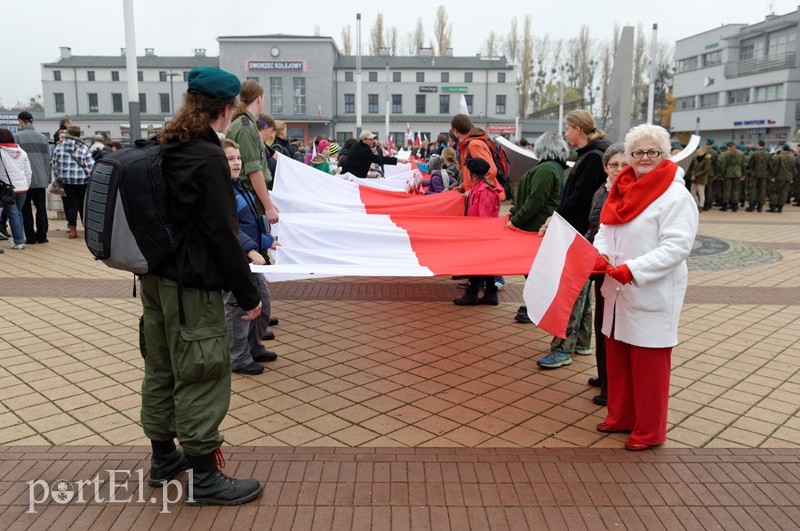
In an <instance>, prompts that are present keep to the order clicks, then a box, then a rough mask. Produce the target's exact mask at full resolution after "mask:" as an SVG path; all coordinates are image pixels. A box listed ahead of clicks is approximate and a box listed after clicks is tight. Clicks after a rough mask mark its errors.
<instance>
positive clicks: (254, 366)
mask: <svg viewBox="0 0 800 531" xmlns="http://www.w3.org/2000/svg"><path fill="white" fill-rule="evenodd" d="M222 147H223V149H224V150H225V157H226V158H227V159H228V164H229V165H230V168H231V185H232V186H233V193H234V195H235V196H236V212H237V217H238V219H239V241H240V242H241V244H242V250H243V251H244V253H245V255H247V258H248V260H249V261H250V262H252V263H254V264H256V265H263V264H264V263H265V262H266V260H264V256H263V253H265V252H267V249H275V248H276V247H277V245H278V242H276V241H275V240H273V239H272V237H271V236H270V235H269V234H268V233H267V231H266V227H265V226H264V217H263V216H260V215H259V214H258V211H257V210H256V204H255V199H254V198H253V196H252V194H250V192H249V191H248V190H247V189H246V188H245V187H244V185H243V184H242V182H241V181H240V180H239V178H238V176H239V172H240V170H241V169H242V156H241V155H240V153H239V146H238V145H237V144H236V142H234V141H233V140H230V139H228V138H226V139H223V140H222ZM250 276H251V278H252V279H253V283H254V284H255V285H256V287H257V288H258V296H259V298H260V299H261V313H260V315H259V316H258V317H257V318H256V319H254V320H252V321H244V320H242V315H243V313H242V309H241V307H240V306H239V303H238V302H237V301H236V296H234V294H233V293H232V292H230V291H226V292H225V297H224V300H225V321H226V323H227V327H228V348H229V350H230V351H231V370H232V371H233V372H236V373H239V374H249V375H255V374H261V373H262V372H264V367H263V366H262V365H261V364H260V363H258V362H260V361H261V362H263V361H275V360H276V359H277V358H278V356H277V354H275V353H274V352H272V351H269V350H267V349H266V348H264V345H263V344H262V343H261V338H262V337H263V336H264V334H265V332H266V331H267V326H268V324H269V313H270V309H271V308H270V306H271V304H270V296H269V288H268V287H267V282H266V280H265V279H264V275H262V274H260V273H251V274H250Z"/></svg>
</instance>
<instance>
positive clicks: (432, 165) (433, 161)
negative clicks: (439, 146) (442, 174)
mask: <svg viewBox="0 0 800 531" xmlns="http://www.w3.org/2000/svg"><path fill="white" fill-rule="evenodd" d="M442 162H443V160H442V157H440V156H439V155H431V158H430V160H428V169H430V170H431V171H433V170H441V169H442Z"/></svg>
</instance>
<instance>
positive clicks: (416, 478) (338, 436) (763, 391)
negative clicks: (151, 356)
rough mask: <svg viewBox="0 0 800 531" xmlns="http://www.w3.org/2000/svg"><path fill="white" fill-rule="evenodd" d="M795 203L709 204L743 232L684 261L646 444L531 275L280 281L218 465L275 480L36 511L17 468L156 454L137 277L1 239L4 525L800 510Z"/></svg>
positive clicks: (554, 522) (731, 518) (446, 520)
mask: <svg viewBox="0 0 800 531" xmlns="http://www.w3.org/2000/svg"><path fill="white" fill-rule="evenodd" d="M798 223H800V209H797V210H789V211H787V212H785V213H784V214H783V215H767V214H762V215H756V214H748V215H744V214H743V213H741V212H740V213H737V214H733V213H719V212H707V213H703V214H701V226H700V232H701V235H703V236H707V237H708V238H714V239H717V240H720V241H724V242H727V243H729V244H730V245H729V247H728V249H727V250H726V251H724V252H722V253H718V256H716V255H714V254H711V255H708V256H704V257H701V258H702V259H710V260H718V261H721V262H720V264H719V268H712V269H701V268H695V267H692V269H691V271H690V288H689V291H688V293H687V299H686V304H685V305H684V309H683V313H682V315H681V327H680V332H679V334H680V337H679V340H680V344H679V345H678V346H677V347H676V348H675V350H674V353H673V360H672V365H673V372H672V379H671V399H670V413H669V418H668V441H667V443H666V444H665V445H664V446H663V447H662V448H659V449H656V450H654V451H649V452H646V453H645V454H644V455H638V454H629V453H626V452H623V451H622V450H620V448H621V446H622V443H623V442H624V440H625V436H624V435H620V434H601V433H598V432H597V431H595V425H596V424H597V423H598V422H600V421H602V420H603V418H604V414H605V410H604V409H603V408H600V407H598V406H595V405H594V404H593V403H592V401H591V398H592V397H593V396H594V395H595V394H596V390H595V389H592V388H590V387H588V386H587V384H586V380H587V379H588V377H589V376H592V375H594V374H595V368H594V358H593V356H578V357H576V359H575V360H574V362H573V363H572V365H570V366H568V367H563V368H561V369H558V370H555V371H542V370H539V369H538V368H537V367H536V365H535V360H536V359H537V358H538V357H540V356H542V355H543V354H544V353H545V352H546V351H547V349H548V345H549V340H550V338H549V337H548V336H547V335H546V334H544V333H543V332H542V331H541V330H539V329H538V328H536V327H535V326H532V325H521V324H517V323H515V322H514V321H513V319H512V318H513V315H514V313H515V311H516V308H517V306H519V305H520V304H521V290H522V283H523V279H522V278H521V277H514V278H508V279H507V280H508V282H509V284H508V285H507V286H506V288H505V289H504V290H502V291H501V304H500V305H499V306H497V307H485V306H481V307H470V308H457V307H455V306H453V305H451V304H450V303H449V299H451V298H453V297H454V296H458V295H459V294H460V293H461V291H460V290H459V288H457V287H456V286H455V284H456V282H454V281H452V280H451V279H449V278H433V279H408V278H376V279H367V278H337V279H324V280H314V281H299V282H291V283H283V284H273V289H272V291H273V297H274V304H273V308H274V313H275V315H277V316H278V317H279V318H280V320H281V323H280V325H279V326H277V327H276V328H275V330H274V331H275V333H276V336H277V339H276V340H275V341H271V342H267V343H266V345H267V346H268V347H269V348H272V349H273V350H275V351H276V352H277V353H278V355H279V359H278V361H276V362H274V363H272V364H268V366H267V370H266V371H265V372H264V373H263V374H262V375H259V376H256V377H243V376H239V375H234V377H233V383H232V397H231V408H230V412H229V415H228V417H227V418H226V419H225V421H224V423H223V426H222V431H223V433H224V435H225V438H226V445H225V447H224V449H225V452H226V455H228V462H229V465H228V468H227V469H226V470H227V471H229V472H230V473H233V474H254V475H256V476H257V477H259V478H260V479H262V480H263V481H265V482H266V485H267V490H266V492H265V495H264V496H263V497H262V498H261V499H259V500H258V501H257V502H255V503H254V504H251V505H249V506H247V507H242V508H235V509H219V508H204V509H197V508H192V507H187V506H184V505H182V504H178V506H177V507H176V510H175V511H172V512H171V513H170V514H169V515H160V514H158V510H157V509H156V508H154V507H145V506H143V505H135V504H134V505H131V506H124V507H123V506H120V505H115V504H109V503H106V504H87V505H86V506H81V507H78V506H74V505H64V506H62V505H58V504H55V503H52V504H49V505H47V507H45V508H44V509H43V510H42V511H41V512H40V513H39V514H38V516H35V517H32V516H31V515H25V510H26V509H27V503H26V500H27V498H25V497H26V496H27V487H28V486H27V484H26V483H25V481H29V480H34V479H36V478H44V479H47V480H48V481H55V480H56V479H59V478H60V477H63V478H64V479H67V480H70V481H72V480H73V479H74V480H80V479H91V477H90V476H91V475H92V474H94V473H95V472H97V471H99V470H105V469H107V468H109V467H123V465H124V467H127V468H129V469H133V468H136V467H145V468H147V467H146V462H147V461H146V460H147V456H148V454H147V449H146V446H142V445H146V444H147V441H146V440H145V439H144V436H143V434H142V432H141V428H140V426H139V424H138V419H139V403H140V399H141V398H140V387H141V379H142V359H141V356H140V354H139V351H138V333H137V327H136V326H137V322H138V317H139V315H140V313H141V308H140V303H139V301H138V300H137V299H134V298H132V297H131V294H132V287H133V282H132V276H131V275H129V274H126V273H124V272H120V271H116V270H112V269H109V268H107V267H105V266H104V265H102V264H101V263H98V262H95V261H93V260H91V258H90V256H89V255H88V253H87V252H86V251H85V248H84V247H83V243H82V242H81V241H80V240H67V239H66V236H65V232H64V231H63V230H61V231H59V230H55V231H53V232H52V233H51V235H50V240H51V241H50V243H48V244H44V245H32V246H29V247H27V248H26V249H25V250H23V251H12V250H10V249H8V248H7V246H6V247H5V248H6V252H5V254H3V255H0V264H2V267H0V315H2V317H3V319H2V321H0V445H6V446H2V447H0V483H2V487H0V528H3V529H5V528H26V529H27V528H68V527H69V528H73V529H84V528H90V527H95V528H98V529H104V528H111V527H115V528H123V527H124V528H132V527H134V526H135V527H136V528H150V527H153V528H156V527H157V528H159V529H163V528H164V526H176V527H178V528H180V527H192V528H195V527H197V528H202V527H224V528H226V529H238V528H251V527H257V528H269V527H270V526H271V527H273V528H275V529H278V528H280V529H283V528H287V529H288V528H295V529H305V528H313V529H325V528H332V529H343V528H363V527H365V526H367V525H369V526H374V527H376V528H380V527H385V528H397V529H401V528H413V529H419V528H423V529H424V528H435V529H439V528H448V527H449V528H454V529H467V528H476V529H481V528H499V529H505V528H521V529H530V528H541V527H560V528H563V527H564V526H567V527H570V528H587V527H592V528H595V527H616V526H620V527H621V526H623V525H625V526H631V527H634V526H635V527H639V528H641V527H648V528H649V527H659V526H660V527H666V528H670V529H671V528H678V527H681V526H682V527H684V528H687V529H694V528H699V527H723V528H726V529H727V528H736V527H741V528H744V529H750V528H755V527H757V526H760V527H763V528H768V529H775V528H781V529H796V528H798V527H800V521H799V520H798V518H800V516H798V509H797V507H798V499H797V492H798V482H797V478H798V463H797V455H798V444H799V443H800V357H798V355H797V354H798V352H800V304H799V302H800V276H798V275H797V271H798V266H800V252H798V251H800V235H799V234H798V231H797V227H798ZM737 246H738V247H737ZM720 248H721V247H720ZM731 249H739V251H740V253H739V254H738V255H734V253H731V252H730V251H731ZM754 249H755V251H754ZM747 252H759V253H761V255H760V256H762V257H766V256H769V257H772V256H778V257H779V258H780V259H779V260H777V261H773V262H770V261H763V260H761V261H759V260H756V259H754V258H753V256H750V257H749V258H748V257H747V256H743V255H742V254H741V253H747ZM772 253H774V254H772ZM23 491H24V492H23ZM147 492H148V493H149V492H150V491H149V490H148V491H147ZM201 513H202V514H201Z"/></svg>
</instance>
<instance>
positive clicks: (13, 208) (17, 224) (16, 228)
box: [3, 192, 28, 245]
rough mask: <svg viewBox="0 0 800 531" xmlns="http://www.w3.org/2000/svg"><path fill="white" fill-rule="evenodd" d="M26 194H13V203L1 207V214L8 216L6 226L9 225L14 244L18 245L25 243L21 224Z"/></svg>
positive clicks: (23, 229)
mask: <svg viewBox="0 0 800 531" xmlns="http://www.w3.org/2000/svg"><path fill="white" fill-rule="evenodd" d="M26 195H28V193H27V192H22V193H21V194H15V197H14V199H15V200H16V201H15V202H14V203H12V204H10V205H6V206H4V207H3V212H5V213H6V216H8V224H9V225H11V235H12V236H13V237H14V243H15V244H16V245H20V244H23V243H25V227H24V225H23V224H22V205H24V204H25V196H26Z"/></svg>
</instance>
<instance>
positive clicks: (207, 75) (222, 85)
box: [188, 66, 242, 100]
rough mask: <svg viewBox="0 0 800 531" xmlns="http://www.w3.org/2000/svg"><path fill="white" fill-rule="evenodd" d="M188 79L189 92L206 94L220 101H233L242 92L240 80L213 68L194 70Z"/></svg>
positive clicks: (190, 72) (203, 67)
mask: <svg viewBox="0 0 800 531" xmlns="http://www.w3.org/2000/svg"><path fill="white" fill-rule="evenodd" d="M188 79H189V92H194V93H196V94H205V95H206V96H210V97H212V98H216V99H219V100H232V99H233V98H235V97H236V96H238V95H239V91H241V90H242V84H241V83H240V82H239V78H237V77H236V76H234V75H233V74H231V73H230V72H226V71H225V70H220V69H219V68H214V67H213V66H198V67H197V68H193V69H192V70H190V71H189V78H188Z"/></svg>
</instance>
